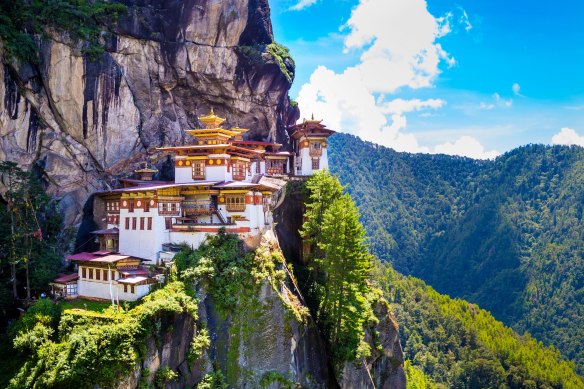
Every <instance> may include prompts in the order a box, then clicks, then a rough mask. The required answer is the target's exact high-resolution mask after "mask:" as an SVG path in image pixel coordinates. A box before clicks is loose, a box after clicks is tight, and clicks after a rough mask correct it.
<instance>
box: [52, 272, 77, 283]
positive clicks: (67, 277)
mask: <svg viewBox="0 0 584 389" xmlns="http://www.w3.org/2000/svg"><path fill="white" fill-rule="evenodd" d="M78 279H79V274H77V273H72V274H59V277H58V278H55V280H53V282H54V283H56V284H66V283H69V282H71V281H76V280H78Z"/></svg>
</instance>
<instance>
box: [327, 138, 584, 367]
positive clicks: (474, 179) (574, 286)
mask: <svg viewBox="0 0 584 389" xmlns="http://www.w3.org/2000/svg"><path fill="white" fill-rule="evenodd" d="M330 143H331V148H330V159H331V167H332V171H333V172H334V173H336V174H338V175H339V177H340V179H341V182H343V184H348V190H349V192H350V193H351V194H352V195H353V197H354V198H355V201H356V202H357V205H358V206H359V208H360V210H361V214H362V221H363V223H364V224H365V226H366V227H367V229H368V231H369V237H370V244H371V248H372V251H373V252H374V253H375V254H376V255H378V256H379V257H380V258H381V259H383V260H386V261H389V262H391V263H392V265H393V266H394V267H395V268H396V270H398V271H400V272H402V273H404V274H406V275H407V274H411V275H414V276H416V277H419V278H421V279H423V280H425V281H426V282H428V283H429V284H430V285H432V286H433V287H434V288H435V289H436V290H438V291H439V292H441V293H446V294H449V295H451V296H453V297H461V298H465V299H467V300H469V301H470V302H474V303H478V304H479V305H480V306H481V307H483V308H485V309H487V310H489V311H491V312H492V313H493V314H494V316H495V317H496V318H498V319H499V320H502V321H503V322H504V323H505V324H507V325H510V326H512V327H513V328H514V329H516V330H517V331H519V332H520V333H523V332H525V331H528V332H530V333H531V334H532V335H534V336H535V337H536V338H537V339H539V340H542V341H544V343H546V344H548V345H550V344H553V345H555V346H556V347H558V348H559V349H560V350H561V351H562V353H563V354H564V355H565V356H567V357H569V358H571V359H574V360H575V361H576V362H577V365H578V368H579V371H580V372H582V364H583V361H584V359H583V355H582V351H581V350H579V349H578V339H581V338H582V336H584V334H582V329H581V328H579V327H578V325H577V324H576V321H575V320H574V319H575V318H576V317H581V316H582V313H583V308H582V299H581V297H578V296H582V294H583V293H584V291H583V289H582V279H583V277H582V274H583V269H584V264H583V260H582V257H583V255H582V252H583V248H582V246H583V242H584V237H583V236H582V232H581V231H582V230H584V228H583V220H582V207H583V204H584V176H583V174H584V173H583V172H584V149H583V148H580V147H577V146H572V147H569V146H543V145H528V146H523V147H521V148H518V149H515V150H512V151H510V152H508V153H505V154H504V155H502V156H500V157H498V158H497V159H496V160H493V161H477V160H472V159H469V158H464V157H449V156H445V155H424V154H421V155H420V154H408V153H398V152H395V151H393V150H390V149H387V148H384V147H381V146H377V145H373V144H371V143H368V142H364V141H362V140H360V139H358V138H356V137H354V136H350V135H346V134H337V135H335V136H334V137H332V138H331V140H330ZM355 172H359V174H355Z"/></svg>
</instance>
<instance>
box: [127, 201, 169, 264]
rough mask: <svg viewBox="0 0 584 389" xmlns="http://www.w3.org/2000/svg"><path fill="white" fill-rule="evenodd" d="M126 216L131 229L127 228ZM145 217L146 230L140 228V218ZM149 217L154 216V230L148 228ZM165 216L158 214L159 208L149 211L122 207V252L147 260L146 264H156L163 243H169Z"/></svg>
mask: <svg viewBox="0 0 584 389" xmlns="http://www.w3.org/2000/svg"><path fill="white" fill-rule="evenodd" d="M126 217H129V218H130V226H129V227H130V229H129V230H126ZM134 217H135V218H136V230H132V218H134ZM141 217H144V218H145V219H144V230H140V218H141ZM148 217H152V230H148V229H147V228H148ZM168 237H169V234H168V231H167V230H166V227H165V223H164V217H163V216H159V215H158V209H157V208H155V207H153V208H150V211H149V212H144V210H143V209H138V208H135V209H134V212H128V210H127V209H120V247H119V249H120V250H119V251H120V253H122V254H124V255H131V256H134V257H138V258H142V259H145V260H146V264H156V261H157V259H158V252H159V251H160V250H161V249H162V244H163V243H169V240H168Z"/></svg>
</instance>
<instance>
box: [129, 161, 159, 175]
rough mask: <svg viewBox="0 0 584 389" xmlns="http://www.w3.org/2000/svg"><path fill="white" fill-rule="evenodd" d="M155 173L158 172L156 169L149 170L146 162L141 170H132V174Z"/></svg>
mask: <svg viewBox="0 0 584 389" xmlns="http://www.w3.org/2000/svg"><path fill="white" fill-rule="evenodd" d="M156 172H158V169H156V168H154V169H152V168H149V167H148V162H144V167H142V169H138V170H134V173H156Z"/></svg>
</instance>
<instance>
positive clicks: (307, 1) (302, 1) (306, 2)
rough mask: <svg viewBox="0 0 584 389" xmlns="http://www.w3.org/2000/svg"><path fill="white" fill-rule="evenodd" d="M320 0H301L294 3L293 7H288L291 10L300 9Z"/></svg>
mask: <svg viewBox="0 0 584 389" xmlns="http://www.w3.org/2000/svg"><path fill="white" fill-rule="evenodd" d="M317 1H318V0H299V1H298V3H296V4H294V5H293V6H292V7H290V8H288V9H289V10H290V11H300V10H303V9H304V8H308V7H310V6H312V5H314V4H316V2H317Z"/></svg>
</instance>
